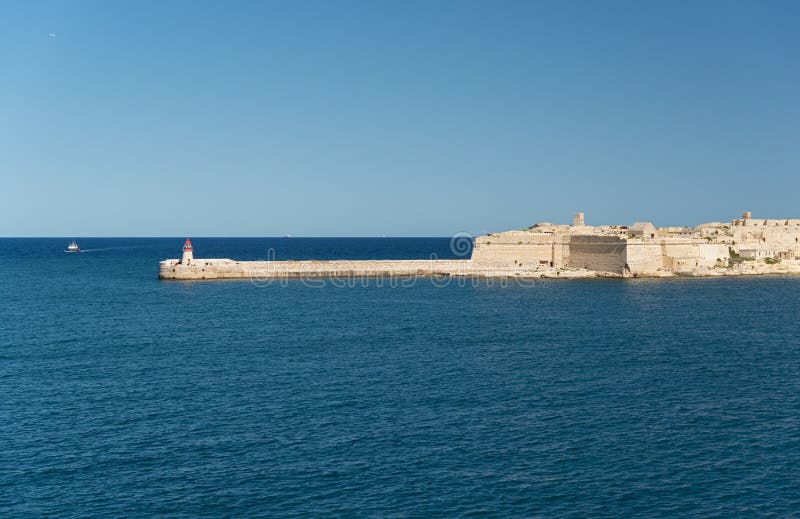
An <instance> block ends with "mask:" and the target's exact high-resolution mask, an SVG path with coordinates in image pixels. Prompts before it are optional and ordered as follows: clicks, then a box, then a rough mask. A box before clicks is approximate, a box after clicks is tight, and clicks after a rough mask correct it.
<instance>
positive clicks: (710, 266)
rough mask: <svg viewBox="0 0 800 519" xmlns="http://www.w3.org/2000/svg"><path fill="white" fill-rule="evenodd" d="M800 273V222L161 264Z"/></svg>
mask: <svg viewBox="0 0 800 519" xmlns="http://www.w3.org/2000/svg"><path fill="white" fill-rule="evenodd" d="M798 273H800V219H756V218H753V216H752V214H751V213H750V212H745V213H743V214H742V217H741V218H738V219H735V220H731V221H729V222H725V223H722V222H710V223H704V224H701V225H697V226H695V227H659V228H656V227H655V226H654V225H653V224H652V223H650V222H637V223H634V224H633V225H630V226H628V225H602V226H591V225H586V223H585V215H584V214H583V213H577V214H575V216H574V218H573V220H572V224H571V225H566V224H552V223H544V222H543V223H537V224H535V225H532V226H530V227H529V228H527V229H523V230H512V231H506V232H500V233H493V234H488V235H485V236H479V237H477V238H475V239H474V242H473V247H472V256H471V257H470V258H469V259H466V258H465V259H453V260H436V259H431V260H332V261H235V260H231V259H195V258H194V251H193V248H192V245H191V242H190V241H189V240H188V239H187V240H186V242H185V243H184V250H183V256H182V258H181V259H168V260H165V261H162V262H161V263H160V264H159V270H158V277H159V278H160V279H176V280H180V279H224V278H250V279H271V278H304V277H392V276H397V277H413V276H467V277H497V278H507V277H523V278H589V277H619V278H631V277H670V276H692V277H704V276H737V275H758V274H798Z"/></svg>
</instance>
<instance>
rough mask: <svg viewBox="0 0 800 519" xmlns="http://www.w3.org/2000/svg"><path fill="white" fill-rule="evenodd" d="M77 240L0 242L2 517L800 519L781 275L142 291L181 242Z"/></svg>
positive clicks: (315, 248) (799, 416) (333, 247)
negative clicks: (75, 244)
mask: <svg viewBox="0 0 800 519" xmlns="http://www.w3.org/2000/svg"><path fill="white" fill-rule="evenodd" d="M78 241H79V244H80V245H81V247H83V248H84V249H88V252H85V253H82V254H65V253H63V252H62V250H63V248H64V247H65V245H66V241H65V240H61V239H55V240H54V239H2V240H0V272H1V273H2V275H0V388H1V391H2V394H1V395H0V516H3V517H32V516H43V515H47V516H59V517H60V516H66V517H69V516H106V517H138V516H142V517H147V516H163V515H166V516H174V517H200V516H215V517H220V516H222V517H231V516H239V517H271V516H378V517H384V516H394V517H453V516H494V517H530V516H547V517H553V516H564V517H586V516H592V517H622V516H641V517H653V516H662V517H674V516H691V517H700V516H702V517H730V516H763V515H773V516H780V517H785V516H798V515H800V490H799V489H800V470H798V467H800V339H799V335H800V333H799V332H800V324H799V323H798V317H800V299H799V298H798V294H800V278H792V277H754V278H740V279H672V280H596V281H595V280H575V281H568V280H560V281H553V282H537V283H535V284H534V285H533V286H519V285H517V284H514V283H512V284H509V285H506V286H502V285H499V284H497V283H487V282H481V283H477V284H473V283H471V282H468V283H464V284H461V285H460V284H458V283H455V282H453V283H449V284H448V283H443V282H432V281H430V280H419V281H418V282H416V283H414V284H413V286H404V285H401V286H393V285H391V284H385V283H384V284H381V283H378V282H377V280H372V281H370V282H369V283H366V284H360V283H358V284H355V285H350V286H341V285H339V286H335V285H333V284H326V285H325V286H306V285H304V284H303V283H302V282H301V281H299V280H298V281H290V282H289V283H286V284H280V283H272V284H254V283H251V282H249V281H246V280H244V281H218V282H161V281H158V280H157V279H156V273H157V263H158V261H159V260H160V259H165V258H169V257H176V256H177V255H178V254H179V248H180V245H181V242H182V239H180V238H175V239H144V238H137V239H123V238H118V239H90V238H86V239H80V240H78ZM193 243H194V245H195V249H196V254H197V255H198V256H201V257H231V258H236V259H263V258H264V257H265V256H266V255H267V251H268V250H270V249H273V250H274V251H275V257H276V258H277V259H307V258H337V257H339V258H350V259H361V258H428V257H430V256H431V255H432V254H434V255H436V256H437V257H441V258H447V257H452V253H451V252H450V247H449V242H448V240H447V239H371V240H367V239H300V238H294V239H217V238H206V239H199V238H198V239H195V240H193Z"/></svg>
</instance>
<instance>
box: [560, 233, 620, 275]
mask: <svg viewBox="0 0 800 519" xmlns="http://www.w3.org/2000/svg"><path fill="white" fill-rule="evenodd" d="M626 249H627V247H626V240H625V239H624V238H622V237H617V236H592V235H579V236H571V237H570V241H569V258H568V259H567V264H566V266H567V267H569V268H576V269H589V270H595V271H598V272H614V273H619V274H622V273H623V272H624V271H625V262H626Z"/></svg>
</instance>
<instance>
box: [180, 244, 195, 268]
mask: <svg viewBox="0 0 800 519" xmlns="http://www.w3.org/2000/svg"><path fill="white" fill-rule="evenodd" d="M193 259H194V254H193V252H192V242H190V241H189V238H186V241H185V242H183V257H182V258H181V263H182V264H184V265H188V264H189V263H191V262H192V260H193Z"/></svg>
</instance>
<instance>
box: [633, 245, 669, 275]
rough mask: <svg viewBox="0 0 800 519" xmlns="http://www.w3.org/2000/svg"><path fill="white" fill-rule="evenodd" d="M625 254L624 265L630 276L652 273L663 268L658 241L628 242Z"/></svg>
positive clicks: (660, 246) (661, 253)
mask: <svg viewBox="0 0 800 519" xmlns="http://www.w3.org/2000/svg"><path fill="white" fill-rule="evenodd" d="M625 252H626V261H625V263H626V264H627V265H628V269H629V270H630V272H631V273H632V274H646V273H653V272H657V271H659V270H663V269H664V268H665V265H664V255H663V246H662V243H661V242H660V241H659V242H650V241H639V240H628V243H627V247H626V251H625Z"/></svg>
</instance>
